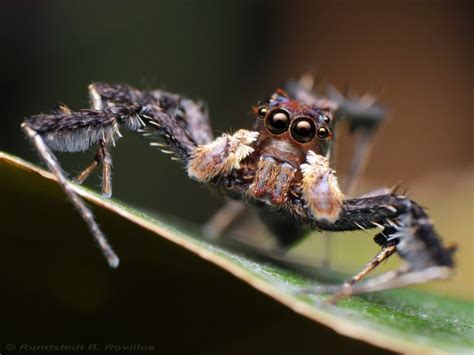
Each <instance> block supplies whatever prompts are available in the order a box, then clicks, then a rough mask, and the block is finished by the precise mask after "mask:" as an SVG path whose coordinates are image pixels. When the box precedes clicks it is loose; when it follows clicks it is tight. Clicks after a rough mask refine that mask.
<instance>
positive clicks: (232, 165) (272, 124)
mask: <svg viewBox="0 0 474 355" xmlns="http://www.w3.org/2000/svg"><path fill="white" fill-rule="evenodd" d="M89 96H90V101H91V106H92V108H91V109H85V110H79V111H72V110H71V109H69V108H68V107H67V106H65V105H63V104H59V105H57V106H56V107H55V108H53V110H52V111H51V112H50V113H49V114H39V115H34V116H31V117H28V118H26V119H25V121H24V122H23V124H22V128H23V130H24V131H25V133H26V135H27V137H28V138H29V139H30V140H31V142H32V143H33V145H34V147H35V148H36V150H37V151H38V152H39V154H40V156H41V158H42V159H43V160H44V162H45V164H46V165H47V167H48V168H49V169H50V171H51V172H52V173H53V174H54V175H55V176H56V178H57V181H58V183H59V184H60V186H61V187H62V188H63V189H64V191H65V193H66V194H67V196H68V198H69V199H70V200H71V202H72V203H73V205H74V206H75V207H76V208H77V210H78V211H79V213H80V215H81V216H82V218H83V219H84V220H85V222H86V223H87V225H88V227H89V229H90V231H91V233H92V234H93V236H94V238H95V239H96V241H97V243H98V244H99V246H100V248H101V250H102V251H103V253H104V255H105V257H106V259H107V261H108V263H109V265H110V266H111V267H117V266H118V264H119V259H118V257H117V255H116V254H115V252H114V251H113V249H112V248H111V247H110V245H109V243H108V242H107V240H106V238H105V236H104V234H103V233H102V231H101V230H100V228H99V226H98V225H97V223H96V221H95V219H94V216H93V215H92V213H91V211H90V209H89V208H88V207H87V206H86V205H85V203H84V202H83V200H82V199H81V198H80V197H79V196H78V195H77V194H76V193H75V192H74V190H73V189H72V188H71V187H70V185H69V183H68V181H67V179H66V177H65V175H64V173H63V172H62V170H61V168H60V166H59V163H58V162H57V160H56V158H55V156H54V155H53V153H52V150H57V151H66V152H78V151H84V150H87V149H89V148H90V147H91V146H93V145H97V153H96V156H95V159H94V161H93V162H92V163H91V164H90V165H89V166H88V167H86V168H85V169H84V170H83V171H82V172H81V173H80V174H79V175H78V176H77V177H76V178H75V181H76V182H77V183H82V182H84V181H85V180H86V179H87V177H88V176H89V175H90V174H91V173H92V172H93V171H94V170H95V169H96V168H97V167H98V166H99V165H100V164H101V165H102V186H101V190H102V194H103V196H105V197H110V196H111V194H112V183H111V166H112V158H111V154H110V149H111V147H112V146H113V145H115V140H117V139H118V138H119V137H121V134H120V129H121V128H124V129H128V130H130V131H133V132H137V133H139V134H141V135H144V136H152V137H159V142H154V143H152V145H158V146H159V147H161V148H163V151H164V152H165V153H168V154H172V156H173V159H175V160H179V161H181V162H182V163H183V164H184V167H185V169H186V172H187V174H188V176H189V177H190V178H192V179H194V180H197V181H198V182H201V183H204V184H206V185H208V186H211V187H212V188H213V189H215V190H217V191H218V192H220V193H221V194H222V195H224V196H226V197H227V198H229V200H230V201H233V200H240V201H245V202H247V203H248V204H251V205H253V206H255V207H256V209H257V211H258V213H259V215H260V217H261V219H262V221H263V222H264V223H265V224H266V225H267V226H268V227H269V228H270V230H271V231H272V232H273V234H274V235H275V237H276V240H277V241H278V244H279V245H280V247H281V248H283V249H288V248H289V247H290V246H291V245H292V244H294V243H295V242H297V241H299V240H301V239H302V238H303V237H304V236H305V235H306V232H307V231H308V230H316V231H329V232H336V231H352V230H358V229H370V228H379V229H380V231H379V233H378V234H376V235H375V237H374V241H375V243H377V244H378V245H380V247H381V250H380V251H379V252H378V253H377V255H376V256H375V257H374V258H373V259H372V260H371V261H370V262H369V263H368V264H367V265H366V266H365V267H364V268H363V269H362V270H361V271H360V272H359V273H357V274H356V275H354V276H353V277H352V278H350V279H349V280H348V281H346V282H345V283H344V284H342V285H339V286H334V287H327V288H326V289H324V290H323V291H322V292H327V293H332V294H334V295H333V300H334V301H336V300H338V299H340V298H343V297H347V296H350V295H354V294H360V293H366V292H373V291H378V290H384V289H390V288H396V287H404V286H408V285H411V284H416V283H421V282H426V281H429V280H434V279H443V278H448V277H449V276H450V275H451V274H452V271H453V268H454V261H453V254H454V251H455V247H454V246H449V247H448V246H444V245H443V244H442V242H441V240H440V238H439V236H438V234H437V232H436V231H435V229H434V227H433V224H432V223H431V221H430V219H429V217H428V215H427V214H426V213H425V211H424V210H423V208H422V207H420V206H419V205H418V204H417V203H416V202H414V201H412V200H410V199H409V198H407V197H405V196H403V195H398V194H396V192H395V191H393V190H389V189H382V190H377V191H374V192H372V193H370V194H367V195H364V196H361V197H357V198H351V197H348V195H345V194H344V193H343V192H342V191H341V188H340V187H339V183H338V180H337V177H336V174H335V171H334V170H333V169H332V168H331V166H330V160H329V159H330V156H331V153H332V151H333V149H334V141H335V137H336V123H337V122H339V121H346V122H348V123H349V125H350V129H351V131H352V132H353V133H354V134H356V135H357V144H356V149H355V154H354V159H353V163H352V167H351V170H350V174H349V175H350V178H349V184H348V186H347V189H348V191H352V190H353V187H354V185H355V181H356V180H357V178H358V176H359V175H360V172H361V171H362V169H363V166H364V165H365V162H366V160H367V156H368V153H369V150H370V146H371V141H372V137H373V135H374V134H373V133H374V132H375V130H376V128H377V127H378V125H379V124H380V123H381V122H382V121H383V119H384V117H385V110H384V109H383V107H382V106H381V105H379V104H378V103H376V102H375V101H374V100H373V99H372V98H370V97H368V96H366V97H362V98H357V97H355V98H349V99H348V98H345V97H344V96H342V95H341V94H339V92H337V91H336V90H335V89H334V88H332V89H330V90H329V91H328V94H327V95H318V94H316V93H314V92H313V90H312V84H311V81H310V80H308V78H304V79H302V80H300V81H294V82H290V83H289V84H288V85H287V86H286V88H285V90H282V89H278V90H277V91H276V92H275V93H274V94H273V95H272V96H271V97H270V98H269V99H268V100H267V101H265V102H263V103H261V104H260V105H258V106H256V107H254V108H253V113H254V115H255V123H254V126H253V128H252V129H251V130H245V129H239V130H237V131H236V132H235V133H233V134H231V133H225V134H222V135H221V136H220V137H217V138H214V137H213V134H212V130H211V126H210V123H209V118H208V113H207V110H206V108H205V106H204V105H203V104H202V103H201V102H195V101H193V100H191V99H189V98H186V97H184V96H180V95H177V94H173V93H170V92H166V91H162V90H152V91H140V90H138V89H135V88H133V87H130V86H127V85H112V84H106V83H94V84H91V85H90V86H89ZM351 193H352V192H351ZM347 194H350V193H349V192H347ZM236 206H237V207H236ZM238 206H242V205H236V204H235V202H229V203H228V204H227V205H226V206H225V207H224V212H222V211H221V212H219V213H218V214H217V215H218V217H217V218H214V219H213V220H211V222H210V224H208V225H207V228H206V229H207V231H208V234H211V235H219V234H220V233H221V232H222V231H223V230H224V229H225V228H227V227H228V225H229V224H230V222H231V221H232V220H233V219H235V218H237V216H238V215H239V213H240V211H241V210H242V207H238ZM224 217H225V218H224ZM394 253H397V254H398V255H399V256H400V257H401V258H402V259H403V260H404V261H405V263H404V265H403V266H401V267H400V268H399V269H397V270H395V271H389V272H386V273H384V274H382V275H380V276H378V277H375V278H372V279H369V280H367V281H365V282H360V283H359V281H360V280H362V279H363V278H364V277H365V276H366V275H367V274H368V273H369V272H371V271H372V270H373V269H375V268H376V267H377V266H378V265H379V264H380V263H381V262H382V261H384V260H386V259H387V258H389V257H390V256H391V255H392V254H394ZM315 292H316V291H315Z"/></svg>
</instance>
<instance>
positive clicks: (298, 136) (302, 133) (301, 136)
mask: <svg viewBox="0 0 474 355" xmlns="http://www.w3.org/2000/svg"><path fill="white" fill-rule="evenodd" d="M315 135H316V126H315V124H314V122H313V120H311V119H309V118H306V117H300V118H297V119H296V120H294V121H293V123H292V125H291V136H292V137H293V138H294V139H295V140H297V141H298V142H300V143H307V142H309V141H310V140H311V139H313V138H314V136H315Z"/></svg>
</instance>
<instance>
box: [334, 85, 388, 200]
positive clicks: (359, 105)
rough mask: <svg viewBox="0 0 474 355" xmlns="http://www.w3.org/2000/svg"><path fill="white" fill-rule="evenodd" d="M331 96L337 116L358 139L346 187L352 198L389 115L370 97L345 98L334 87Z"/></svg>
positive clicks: (346, 191) (345, 189)
mask: <svg viewBox="0 0 474 355" xmlns="http://www.w3.org/2000/svg"><path fill="white" fill-rule="evenodd" d="M329 96H330V98H331V99H332V100H334V101H335V102H336V103H337V106H338V109H337V111H336V113H337V116H338V117H339V119H342V120H344V121H347V122H348V123H349V128H350V131H351V133H352V134H354V135H355V139H356V140H355V145H354V153H353V156H352V162H351V165H350V168H349V174H348V177H347V181H346V184H345V186H344V192H345V193H346V195H348V196H352V195H353V194H354V190H355V189H356V187H357V184H358V182H359V180H360V176H361V175H362V173H363V171H364V169H365V167H366V166H367V162H368V160H369V156H370V153H371V150H372V145H373V140H374V137H375V134H376V131H377V128H378V127H379V125H380V124H381V123H382V122H383V121H384V120H385V118H386V116H387V114H386V111H385V109H384V108H383V107H382V106H381V105H380V104H378V103H377V102H376V101H375V99H374V98H373V97H372V96H370V95H365V96H362V97H354V98H345V97H344V96H343V95H342V94H340V93H339V92H338V91H337V90H336V89H335V88H334V87H331V88H330V90H329Z"/></svg>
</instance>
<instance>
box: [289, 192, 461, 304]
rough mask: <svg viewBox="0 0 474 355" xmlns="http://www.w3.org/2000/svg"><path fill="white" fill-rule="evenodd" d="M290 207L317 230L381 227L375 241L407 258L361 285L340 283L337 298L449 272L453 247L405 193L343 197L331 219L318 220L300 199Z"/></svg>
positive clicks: (451, 264) (397, 285)
mask: <svg viewBox="0 0 474 355" xmlns="http://www.w3.org/2000/svg"><path fill="white" fill-rule="evenodd" d="M293 202H296V201H293ZM292 210H293V211H294V212H295V214H296V215H297V216H298V218H299V219H300V220H301V221H302V222H305V223H309V224H310V225H311V226H312V227H313V228H315V229H319V230H329V231H349V230H357V229H368V228H374V227H378V228H382V231H381V232H380V233H378V234H377V235H376V236H375V238H374V241H375V242H376V243H377V244H379V245H380V246H381V247H382V248H383V249H386V250H387V251H388V250H389V249H387V248H389V247H391V246H394V247H395V250H396V252H397V253H398V255H399V256H400V257H401V258H402V259H403V260H404V261H405V262H406V265H405V266H403V267H402V268H401V269H399V270H397V271H395V272H390V273H386V274H384V275H382V276H380V277H378V278H375V279H372V280H370V281H366V282H365V283H362V284H360V285H359V284H357V285H354V286H352V287H345V288H344V287H342V286H341V287H340V288H339V290H337V292H338V293H337V297H336V299H338V298H340V297H345V296H349V295H351V294H355V293H364V292H372V291H376V290H382V289H389V288H393V287H401V286H407V285H411V284H414V283H420V282H425V281H429V280H433V279H436V278H445V277H448V276H449V275H450V274H451V270H452V268H453V266H454V260H453V253H454V251H455V248H454V247H446V246H444V245H443V243H442V241H441V239H440V237H439V236H438V234H437V232H436V231H435V229H434V226H433V224H432V223H431V221H430V220H429V217H428V215H427V214H426V213H425V211H424V210H423V209H422V208H421V207H420V206H419V205H418V204H416V203H415V202H413V201H411V200H410V199H408V198H406V197H405V196H399V195H394V194H385V195H376V196H371V197H364V198H358V199H350V200H345V201H344V203H343V208H342V212H341V214H340V217H339V218H338V220H336V221H335V222H334V223H322V222H320V221H317V220H316V219H314V217H312V216H311V215H310V213H309V212H308V211H307V209H306V208H305V207H303V206H302V205H301V202H297V203H296V204H295V205H293V208H292ZM388 256H389V255H387V256H386V257H388ZM369 269H370V267H369ZM369 271H370V270H369ZM364 276H365V275H364Z"/></svg>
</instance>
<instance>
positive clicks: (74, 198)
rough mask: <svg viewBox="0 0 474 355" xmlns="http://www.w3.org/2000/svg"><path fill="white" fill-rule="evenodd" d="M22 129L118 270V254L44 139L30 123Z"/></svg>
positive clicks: (112, 265) (25, 123) (109, 262)
mask: <svg viewBox="0 0 474 355" xmlns="http://www.w3.org/2000/svg"><path fill="white" fill-rule="evenodd" d="M22 128H23V130H24V131H25V134H26V136H27V137H28V138H29V140H30V141H31V142H32V144H33V145H34V147H35V148H36V150H37V151H38V153H39V155H40V157H41V158H42V159H43V161H44V162H45V163H46V165H47V166H48V168H49V170H50V171H51V172H52V173H53V174H54V175H55V176H56V179H57V181H58V183H59V185H60V186H61V187H62V188H63V190H64V192H65V193H66V195H67V196H68V198H69V200H70V201H71V203H72V204H73V205H74V207H75V208H76V209H77V210H78V211H79V214H80V215H81V217H82V218H83V219H84V221H85V222H86V224H87V226H88V227H89V230H90V231H91V233H92V235H93V236H94V238H95V240H96V241H97V244H98V245H99V247H100V248H101V250H102V253H103V254H104V256H105V258H106V259H107V262H108V264H109V266H110V267H113V268H116V267H117V266H118V265H119V258H118V256H117V254H115V252H114V251H113V249H112V247H111V246H110V244H109V243H108V242H107V239H106V237H105V235H104V234H103V233H102V231H101V230H100V228H99V225H98V224H97V222H96V221H95V219H94V216H93V214H92V212H91V211H90V209H89V208H88V207H87V206H86V205H85V203H84V201H83V200H82V199H81V198H80V197H79V196H78V195H77V194H76V193H75V192H74V190H73V189H72V188H71V186H70V185H69V184H68V182H67V180H66V177H65V176H64V174H63V172H62V170H61V168H60V166H59V164H58V163H57V161H56V158H55V157H54V155H53V153H52V152H51V151H50V150H49V148H48V146H47V145H46V144H45V142H44V140H43V137H42V136H41V135H40V134H39V133H38V132H36V131H35V130H34V129H33V128H32V127H31V126H30V125H29V124H28V121H26V122H24V123H23V124H22Z"/></svg>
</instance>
